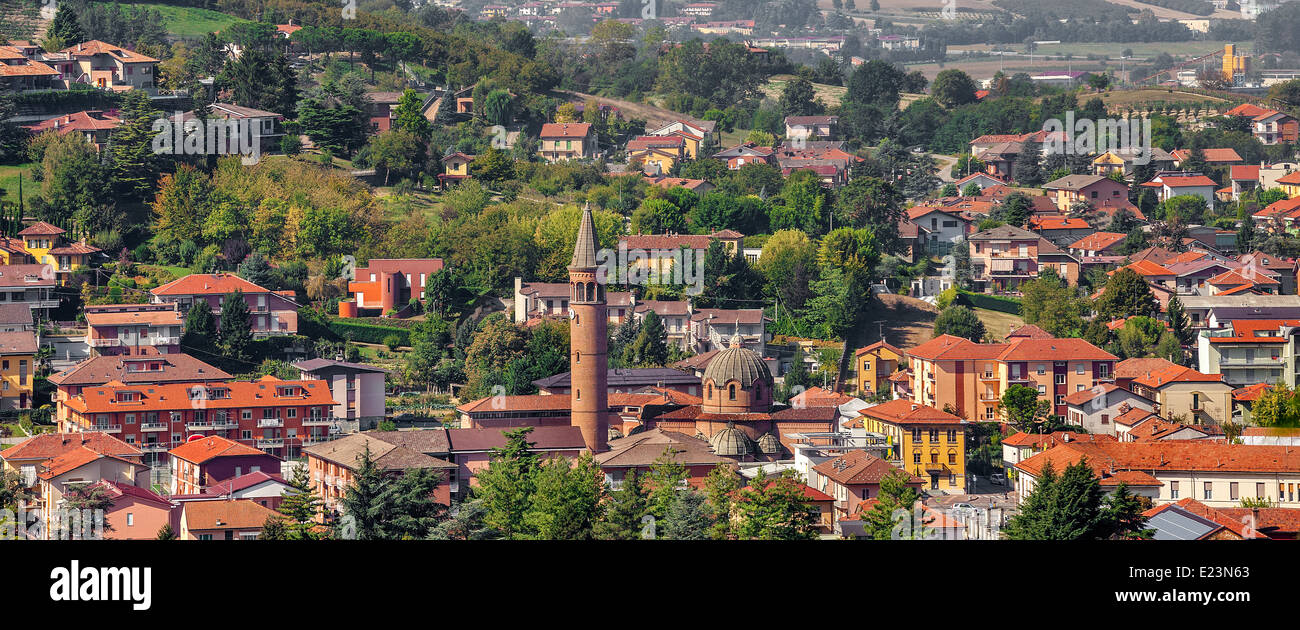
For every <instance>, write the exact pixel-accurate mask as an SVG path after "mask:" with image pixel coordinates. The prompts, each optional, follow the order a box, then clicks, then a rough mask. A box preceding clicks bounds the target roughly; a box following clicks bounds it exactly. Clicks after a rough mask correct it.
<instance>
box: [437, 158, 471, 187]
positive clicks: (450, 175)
mask: <svg viewBox="0 0 1300 630" xmlns="http://www.w3.org/2000/svg"><path fill="white" fill-rule="evenodd" d="M475 157H477V156H474V155H469V154H467V153H461V152H459V151H457V152H456V153H452V154H451V155H448V156H445V157H443V158H442V169H443V172H442V174H441V175H439V176H438V181H440V182H442V184H443V185H444V186H446V185H447V182H459V181H463V180H466V179H469V165H470V164H472V163H473V162H474V158H475Z"/></svg>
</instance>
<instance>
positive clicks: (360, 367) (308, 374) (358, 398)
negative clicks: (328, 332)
mask: <svg viewBox="0 0 1300 630" xmlns="http://www.w3.org/2000/svg"><path fill="white" fill-rule="evenodd" d="M293 367H295V368H298V378H300V379H302V380H304V381H324V382H325V383H326V384H327V386H328V387H329V388H330V394H331V395H332V396H333V397H334V400H336V401H338V404H336V405H334V409H333V410H332V412H331V415H332V416H333V417H334V418H335V419H337V420H338V421H339V423H340V425H341V427H340V429H341V431H342V432H343V433H349V432H352V431H366V430H368V429H373V428H375V426H377V425H378V424H379V423H380V422H381V421H383V419H384V417H385V411H384V391H385V382H386V380H387V377H388V371H387V370H385V369H383V368H381V367H376V366H373V365H366V364H364V363H349V362H347V361H336V360H333V359H319V358H318V359H308V360H306V361H299V362H297V363H294V364H293Z"/></svg>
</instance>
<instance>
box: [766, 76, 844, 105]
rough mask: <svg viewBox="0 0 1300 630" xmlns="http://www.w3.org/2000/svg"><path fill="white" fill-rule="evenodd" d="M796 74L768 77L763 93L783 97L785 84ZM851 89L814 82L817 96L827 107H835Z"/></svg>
mask: <svg viewBox="0 0 1300 630" xmlns="http://www.w3.org/2000/svg"><path fill="white" fill-rule="evenodd" d="M793 78H794V75H790V74H778V75H775V76H773V77H772V78H771V79H768V81H767V84H766V85H764V86H763V87H762V90H763V94H764V95H765V96H766V97H767V98H770V99H772V100H774V101H776V100H780V99H781V91H782V90H784V89H785V84H786V83H788V82H789V81H790V79H793ZM848 91H849V89H848V88H846V87H844V86H841V85H826V84H824V83H814V84H813V92H814V93H815V94H816V98H818V99H821V102H822V103H823V104H824V105H826V106H827V107H835V106H837V105H839V104H840V101H841V100H843V99H844V94H845V92H848Z"/></svg>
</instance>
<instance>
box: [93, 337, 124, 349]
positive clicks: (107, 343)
mask: <svg viewBox="0 0 1300 630" xmlns="http://www.w3.org/2000/svg"><path fill="white" fill-rule="evenodd" d="M86 345H88V346H90V347H92V348H112V347H116V346H120V345H122V340H121V339H117V338H106V337H97V338H94V339H92V338H90V337H86Z"/></svg>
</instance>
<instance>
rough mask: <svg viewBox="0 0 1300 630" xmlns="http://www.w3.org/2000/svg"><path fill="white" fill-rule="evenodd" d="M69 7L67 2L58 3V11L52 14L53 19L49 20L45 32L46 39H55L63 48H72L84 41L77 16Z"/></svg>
mask: <svg viewBox="0 0 1300 630" xmlns="http://www.w3.org/2000/svg"><path fill="white" fill-rule="evenodd" d="M70 5H71V3H69V2H62V3H59V8H58V10H57V11H55V12H54V19H53V20H50V25H49V27H47V28H46V30H45V35H46V37H52V38H57V39H58V40H59V41H60V42H62V43H63V45H64V46H73V45H75V44H80V43H82V42H84V41H86V34H85V32H84V31H82V30H81V21H80V20H78V19H77V14H75V13H73V12H72V7H71V6H70ZM51 52H53V51H51Z"/></svg>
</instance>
